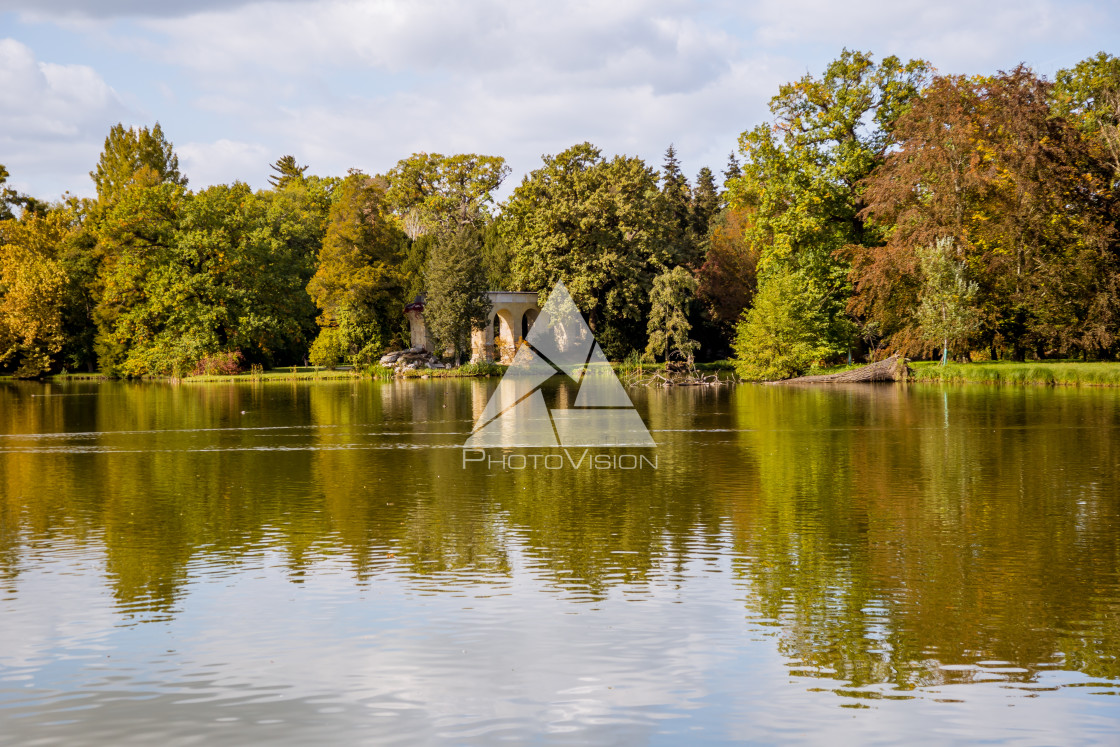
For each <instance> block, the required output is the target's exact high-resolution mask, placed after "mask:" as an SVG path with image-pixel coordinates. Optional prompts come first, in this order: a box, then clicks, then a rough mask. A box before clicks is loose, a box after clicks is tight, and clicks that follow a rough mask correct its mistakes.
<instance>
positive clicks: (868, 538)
mask: <svg viewBox="0 0 1120 747" xmlns="http://www.w3.org/2000/svg"><path fill="white" fill-rule="evenodd" d="M1114 396H1115V395H1114V394H1113V393H1093V394H1086V393H1078V392H1051V391H1032V392H1021V391H991V390H981V389H959V390H952V391H951V392H947V391H943V390H926V389H921V388H912V389H909V390H907V389H901V388H894V387H883V388H873V389H853V390H850V391H846V392H842V393H835V392H824V391H820V390H794V391H785V390H782V391H773V390H766V389H759V390H756V395H755V396H752V397H741V398H738V400H737V402H738V404H739V407H740V408H741V409H740V419H741V422H749V423H750V427H751V430H750V431H749V432H746V433H744V434H743V439H744V441H745V442H746V443H747V444H749V446H750V448H751V451H752V453H753V454H754V455H755V457H756V459H757V465H758V473H757V482H756V485H755V490H752V491H751V492H750V494H749V496H748V498H747V501H748V503H749V505H748V506H746V507H744V508H743V509H742V510H740V511H738V512H737V513H736V514H735V515H736V516H737V517H738V519H739V522H738V529H739V531H738V533H737V543H738V544H737V549H738V550H739V554H740V557H742V558H744V560H743V561H741V562H740V564H739V566H738V568H739V571H740V573H741V574H742V575H743V576H744V578H746V579H748V580H749V581H750V586H751V588H752V589H753V590H754V591H755V595H754V596H752V604H754V605H755V606H756V607H757V609H758V611H759V613H760V614H763V615H764V616H766V617H769V618H772V619H775V620H778V621H780V623H781V629H782V631H783V632H782V637H781V638H782V644H781V645H782V647H783V649H784V650H785V652H786V654H787V655H788V656H790V657H791V658H792V659H794V660H796V661H798V662H800V664H799V665H798V667H799V669H803V671H806V672H808V671H811V670H813V669H819V670H821V671H823V672H826V673H828V672H835V673H836V674H835V675H830V676H835V677H837V678H839V679H842V680H846V681H849V682H853V683H856V684H867V683H893V684H895V685H897V686H898V687H900V688H904V689H909V688H912V687H914V686H917V685H928V684H937V683H940V682H946V681H961V680H967V679H969V678H970V677H972V676H973V675H974V671H971V670H963V671H960V670H957V671H954V670H945V669H942V668H941V667H940V665H941V664H945V663H947V664H962V663H968V664H974V663H976V662H982V661H1004V662H1010V663H1012V664H1013V665H1015V666H1016V667H1020V668H1023V669H1025V670H1026V672H1025V673H1022V674H1020V675H1015V674H1013V673H1012V674H1008V675H1005V676H1007V677H1009V678H1015V677H1016V676H1018V677H1020V678H1024V679H1029V678H1032V677H1033V676H1034V675H1035V673H1037V671H1038V670H1039V669H1042V668H1051V667H1054V666H1061V667H1063V668H1070V669H1078V670H1081V671H1084V672H1086V673H1088V674H1090V675H1091V676H1107V677H1116V676H1120V667H1118V665H1117V660H1116V656H1117V653H1118V652H1120V648H1118V647H1120V626H1118V624H1117V623H1118V620H1117V616H1116V610H1117V604H1118V599H1117V586H1116V580H1115V568H1116V567H1117V565H1116V563H1117V560H1118V559H1120V555H1118V543H1117V528H1118V527H1117V506H1116V504H1115V500H1114V498H1112V496H1115V495H1117V494H1118V491H1117V489H1116V488H1117V486H1116V485H1115V477H1114V476H1113V475H1112V474H1111V473H1109V472H1108V471H1107V470H1102V469H1101V467H1102V465H1113V464H1116V458H1117V447H1115V446H1114V445H1113V444H1112V443H1111V441H1110V439H1102V438H1100V434H1101V433H1109V432H1112V431H1115V428H1116V422H1115V406H1114V404H1113V400H1112V399H1111V397H1114ZM1102 405H1103V406H1102ZM946 417H949V418H950V425H951V426H952V427H951V428H947V427H946V422H945V418H946ZM884 428H885V429H888V430H887V434H886V435H885V434H884V432H883V430H882V429H884Z"/></svg>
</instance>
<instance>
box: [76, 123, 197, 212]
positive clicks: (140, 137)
mask: <svg viewBox="0 0 1120 747" xmlns="http://www.w3.org/2000/svg"><path fill="white" fill-rule="evenodd" d="M142 169H151V170H153V171H154V172H155V175H156V178H155V182H156V183H166V184H173V185H178V186H181V187H185V186H186V185H187V178H186V177H185V176H183V175H182V174H181V173H179V157H178V156H177V155H175V151H174V149H173V148H172V145H171V143H170V142H168V141H167V140H166V138H165V137H164V135H163V129H162V128H161V127H160V125H159V122H156V123H155V125H154V126H153V127H152V128H151V129H149V128H147V127H141V128H139V129H137V128H134V127H130V128H128V129H127V130H126V129H125V128H124V125H123V124H116V125H113V127H112V128H111V129H110V130H109V134H108V136H106V138H105V147H104V148H103V150H102V151H101V159H100V160H99V161H98V163H97V168H96V169H94V170H93V171H91V172H90V174H89V175H90V177H91V178H92V179H93V183H94V186H96V187H97V197H98V199H99V200H101V201H106V200H109V199H112V198H114V197H116V196H117V195H118V194H120V192H121V191H122V190H123V189H124V188H125V187H126V186H128V185H129V184H131V183H132V182H133V181H134V179H135V178H136V174H137V173H138V172H140V171H141V170H142ZM148 181H151V179H150V178H148Z"/></svg>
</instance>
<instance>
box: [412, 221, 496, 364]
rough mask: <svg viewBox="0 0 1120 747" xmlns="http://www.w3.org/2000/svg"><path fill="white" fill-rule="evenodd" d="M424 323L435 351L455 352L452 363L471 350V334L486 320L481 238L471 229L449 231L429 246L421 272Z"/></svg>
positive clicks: (466, 227)
mask: <svg viewBox="0 0 1120 747" xmlns="http://www.w3.org/2000/svg"><path fill="white" fill-rule="evenodd" d="M425 278H426V283H427V293H426V294H425V297H424V323H425V324H426V325H427V327H428V331H429V332H431V334H432V339H433V340H434V341H435V346H436V350H435V351H432V352H437V351H438V352H443V351H444V350H446V349H448V348H453V349H454V350H455V359H456V363H459V362H461V361H462V358H463V353H464V352H469V351H470V349H471V332H472V330H474V329H475V328H477V327H483V326H484V325H485V324H486V323H487V322H488V321H489V318H490V308H491V305H490V299H489V297H488V296H487V295H486V291H487V285H488V283H487V279H486V271H485V268H484V267H483V262H482V236H481V235H480V234H479V231H478V229H476V228H475V227H474V226H470V225H466V226H461V227H460V228H458V229H456V230H454V231H449V232H447V233H446V234H444V235H443V236H441V237H440V239H439V240H438V241H437V242H436V243H435V244H434V246H433V247H432V252H431V258H430V259H429V260H428V270H427V272H426V273H425Z"/></svg>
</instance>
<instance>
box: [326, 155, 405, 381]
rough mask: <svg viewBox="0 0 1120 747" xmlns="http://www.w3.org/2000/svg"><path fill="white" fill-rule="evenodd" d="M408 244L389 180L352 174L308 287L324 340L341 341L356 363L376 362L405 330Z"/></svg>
mask: <svg viewBox="0 0 1120 747" xmlns="http://www.w3.org/2000/svg"><path fill="white" fill-rule="evenodd" d="M406 244H407V239H406V237H405V235H404V233H403V232H402V231H401V230H400V229H399V228H398V227H397V224H396V221H395V220H394V219H393V216H392V215H391V214H390V211H389V206H388V202H387V198H386V184H385V180H384V179H380V178H374V177H370V176H368V175H366V174H363V173H361V172H357V171H354V172H351V174H350V175H349V176H348V177H346V179H344V180H343V181H342V183H341V184H340V185H339V186H338V188H337V197H336V199H335V201H334V203H333V204H332V206H331V209H330V221H329V224H328V227H327V230H326V235H325V237H324V239H323V245H322V249H321V250H320V252H319V263H318V269H317V270H316V271H315V274H314V276H313V277H312V278H311V281H310V282H309V283H308V285H307V292H308V293H309V294H310V295H311V298H312V300H313V301H314V302H315V305H316V306H317V307H318V308H319V311H320V314H319V319H318V322H319V326H320V328H321V330H320V335H322V334H323V333H324V331H326V330H337V332H326V334H327V335H328V336H332V335H336V336H339V339H340V343H339V344H340V345H341V347H342V349H343V350H344V351H345V355H346V357H347V358H349V359H350V360H351V361H353V362H355V363H358V364H362V363H371V362H373V361H374V360H375V359H376V358H377V357H378V356H379V355H380V354H381V352H382V350H383V349H384V348H385V347H387V346H388V345H389V343H390V342H391V340H392V339H393V337H394V336H395V335H399V334H401V332H402V329H403V323H404V321H403V317H402V314H401V309H402V308H403V306H404V303H405V298H404V291H405V278H404V277H403V275H402V272H401V263H402V261H403V259H404V250H405V247H406Z"/></svg>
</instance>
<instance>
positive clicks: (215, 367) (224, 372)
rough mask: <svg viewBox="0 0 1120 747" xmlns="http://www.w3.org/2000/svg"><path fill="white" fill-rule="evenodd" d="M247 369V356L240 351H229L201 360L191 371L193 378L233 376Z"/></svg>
mask: <svg viewBox="0 0 1120 747" xmlns="http://www.w3.org/2000/svg"><path fill="white" fill-rule="evenodd" d="M244 367H245V356H243V355H241V351H240V350H227V351H223V352H220V353H214V354H213V355H207V356H204V357H202V358H200V359H199V361H198V362H197V363H195V364H194V368H192V369H191V373H190V375H191V376H232V375H234V374H238V373H241V371H242V370H244Z"/></svg>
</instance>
